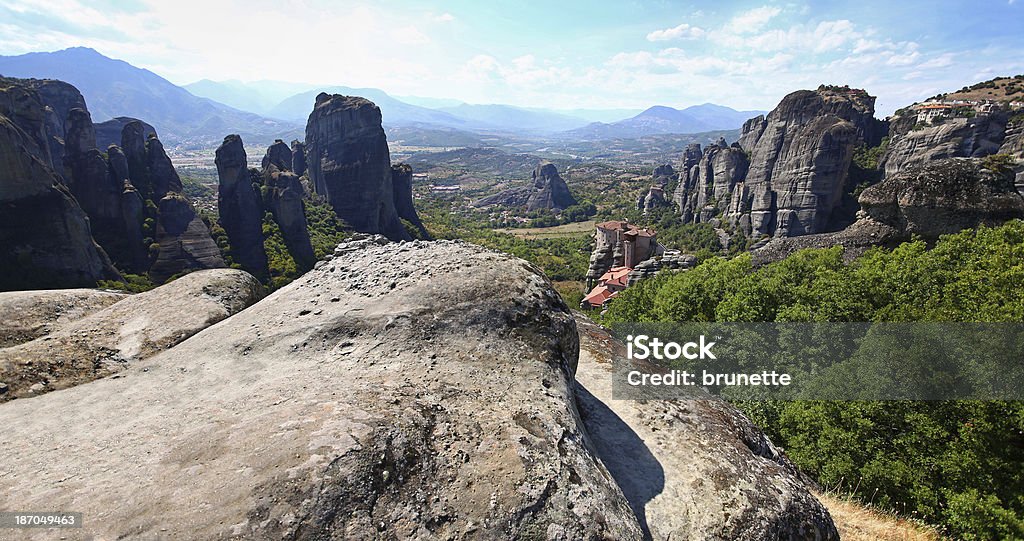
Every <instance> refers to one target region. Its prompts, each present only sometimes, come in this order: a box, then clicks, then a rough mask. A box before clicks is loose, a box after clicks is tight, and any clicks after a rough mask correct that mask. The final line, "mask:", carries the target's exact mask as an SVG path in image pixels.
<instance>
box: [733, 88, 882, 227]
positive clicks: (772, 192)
mask: <svg viewBox="0 0 1024 541" xmlns="http://www.w3.org/2000/svg"><path fill="white" fill-rule="evenodd" d="M873 114H874V97H871V96H868V95H867V93H866V92H864V91H862V90H851V89H848V88H835V87H824V86H823V87H819V88H818V90H816V91H809V90H800V91H797V92H793V93H792V94H789V95H788V96H786V97H785V98H783V100H782V102H781V103H779V105H778V107H776V108H775V109H774V110H773V111H772V112H771V113H769V114H768V116H767V117H760V116H758V117H756V118H753V119H751V120H749V121H747V122H746V123H745V124H744V126H743V132H742V135H741V137H740V142H739V144H740V147H741V148H742V149H743V150H744V151H746V152H749V153H750V166H749V170H748V172H747V174H746V177H745V178H744V180H743V182H742V183H741V184H739V185H737V186H735V187H734V188H733V190H732V195H731V197H729V198H728V200H729V203H728V205H727V206H726V208H725V210H724V212H723V214H724V217H725V218H726V221H727V222H728V223H729V224H730V225H732V226H734V227H737V228H738V229H739V230H741V231H742V232H744V233H745V234H747V235H750V236H753V237H762V236H779V237H786V236H797V235H806V234H811V233H819V232H823V231H828V230H834V229H839V228H841V227H842V226H845V225H847V224H845V223H835V222H834V221H833V220H832V214H833V210H834V209H836V208H837V207H839V206H841V205H842V204H843V198H844V196H847V195H848V194H849V192H850V190H851V187H848V186H847V185H846V179H847V176H848V173H849V167H850V162H851V158H852V156H853V148H854V146H855V145H856V144H858V143H859V142H865V141H866V140H867V139H868V138H871V137H876V136H877V135H876V134H875V133H874V131H875V130H876V128H875V127H874V126H875V125H876V121H874V118H873ZM748 222H749V223H748Z"/></svg>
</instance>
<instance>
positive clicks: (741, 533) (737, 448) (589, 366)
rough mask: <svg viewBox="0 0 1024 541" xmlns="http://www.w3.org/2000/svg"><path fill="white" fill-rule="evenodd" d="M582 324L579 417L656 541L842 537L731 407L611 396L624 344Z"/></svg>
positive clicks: (794, 475) (710, 401)
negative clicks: (614, 363) (614, 367)
mask: <svg viewBox="0 0 1024 541" xmlns="http://www.w3.org/2000/svg"><path fill="white" fill-rule="evenodd" d="M578 322H579V329H580V360H579V366H578V367H577V370H576V381H577V383H578V384H579V385H578V386H577V390H576V400H577V403H578V404H579V411H580V416H581V417H582V419H583V424H584V426H586V429H587V432H588V433H589V434H590V437H591V439H592V440H593V441H594V445H595V447H596V448H597V452H598V454H599V455H600V457H601V459H602V460H603V461H604V463H605V465H606V466H607V467H608V469H609V470H610V471H611V474H612V475H613V476H614V477H615V480H616V481H617V482H618V483H619V485H620V486H621V487H622V491H623V493H624V494H625V496H626V498H627V499H628V500H629V503H630V505H631V506H632V507H633V510H634V511H635V512H636V515H637V517H638V518H639V519H640V524H641V525H642V527H643V528H644V533H645V534H646V535H649V536H650V539H654V540H655V541H658V540H666V541H667V540H674V539H687V540H691V541H696V540H711V539H722V540H724V539H728V540H748V541H760V540H764V539H790V540H793V539H806V540H829V539H835V540H838V539H839V534H838V533H836V528H835V525H834V524H833V523H832V518H831V517H830V516H829V514H828V511H827V510H826V509H825V508H824V507H823V506H822V504H821V503H820V502H819V501H818V500H817V499H816V498H815V497H814V496H813V495H812V494H811V492H810V491H809V487H808V486H807V484H805V482H804V481H803V480H802V476H801V475H800V474H799V472H797V470H796V468H795V467H794V466H793V465H792V464H791V463H790V462H789V461H788V460H787V459H786V458H785V457H783V456H782V454H781V452H780V451H779V450H778V449H777V448H776V447H775V446H774V445H772V443H771V442H770V441H769V440H768V438H766V437H765V435H764V434H763V433H762V432H761V430H760V429H758V428H757V427H756V426H754V424H753V423H751V422H750V421H749V420H748V419H747V418H746V417H745V416H743V414H741V413H740V412H739V411H737V410H736V409H735V408H734V407H732V406H730V405H729V404H728V403H726V402H724V401H722V400H718V399H712V398H711V397H710V396H709V397H708V398H707V399H706V400H679V401H674V400H644V401H641V400H613V399H612V390H611V387H612V384H611V382H612V359H613V358H614V357H616V356H618V357H619V358H620V359H621V358H624V357H625V347H624V346H623V345H622V344H621V343H619V342H617V341H615V340H614V339H612V337H611V336H610V335H609V334H608V333H607V331H606V330H604V329H602V328H601V327H599V326H598V325H595V324H593V323H591V322H590V321H589V320H586V319H585V318H583V317H582V316H581V317H580V318H578Z"/></svg>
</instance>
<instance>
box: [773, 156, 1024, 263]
mask: <svg viewBox="0 0 1024 541" xmlns="http://www.w3.org/2000/svg"><path fill="white" fill-rule="evenodd" d="M860 205H861V211H860V212H859V213H858V219H857V221H856V222H854V223H853V224H852V225H850V226H849V227H847V228H846V229H843V230H842V231H839V232H836V233H825V234H819V235H808V236H804V237H798V238H789V239H779V238H777V239H773V240H772V241H771V242H769V243H768V244H766V245H764V246H763V247H761V248H759V249H757V250H754V261H755V263H757V264H764V263H769V262H772V261H778V260H780V259H783V258H785V257H786V256H788V255H790V254H792V253H793V252H796V251H797V250H801V249H804V248H828V247H831V246H843V247H844V248H845V252H844V257H845V258H847V259H852V258H854V257H856V256H857V255H860V254H862V253H863V252H864V251H866V250H867V249H869V248H871V247H873V246H893V245H895V244H898V243H900V242H904V241H907V240H910V239H911V238H912V236H914V235H917V236H920V237H921V238H923V239H925V240H928V241H934V240H936V239H938V237H939V236H940V235H945V234H949V233H958V232H960V231H961V230H963V229H967V228H972V227H977V226H978V225H982V224H984V225H999V224H1001V223H1003V222H1005V221H1007V220H1011V219H1014V218H1024V197H1022V196H1021V194H1020V193H1018V192H1017V191H1016V190H1015V188H1014V185H1013V178H1012V177H1011V176H1010V175H1009V174H1006V173H1005V172H1002V173H1001V172H997V171H989V170H987V169H984V168H982V166H981V164H980V162H979V161H978V160H972V159H967V158H947V159H945V160H935V161H927V162H925V163H923V164H919V165H914V166H910V167H908V168H906V169H905V170H904V171H902V172H901V173H899V174H897V175H895V176H892V177H888V178H886V179H885V180H883V181H882V182H880V183H878V184H876V185H874V186H871V187H870V188H868V189H866V190H864V192H863V193H862V194H861V195H860Z"/></svg>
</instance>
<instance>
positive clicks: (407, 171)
mask: <svg viewBox="0 0 1024 541" xmlns="http://www.w3.org/2000/svg"><path fill="white" fill-rule="evenodd" d="M391 183H392V186H393V192H392V193H393V194H394V196H395V212H397V213H398V217H399V218H401V219H403V220H407V221H408V222H409V223H411V224H412V225H413V226H414V227H416V228H417V229H419V238H421V239H429V238H430V233H427V228H426V227H424V226H423V222H422V221H420V217H419V215H418V214H416V207H415V206H414V205H413V202H412V166H411V165H409V164H406V163H399V164H395V165H392V166H391Z"/></svg>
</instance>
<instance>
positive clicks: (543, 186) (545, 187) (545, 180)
mask: <svg viewBox="0 0 1024 541" xmlns="http://www.w3.org/2000/svg"><path fill="white" fill-rule="evenodd" d="M530 179H531V182H530V184H529V185H527V186H520V187H516V188H510V189H508V190H504V191H502V192H499V193H497V194H494V195H491V196H488V197H485V198H483V199H480V200H478V201H476V202H475V203H473V205H474V206H477V207H486V206H490V205H499V206H503V207H525V210H527V211H533V210H541V209H547V210H562V209H566V208H569V207H571V206H573V205H575V204H576V203H577V201H576V198H575V197H573V195H572V192H570V191H569V186H568V185H566V183H565V181H564V180H562V176H561V175H559V174H558V169H557V168H556V167H555V165H554V164H552V163H543V164H540V165H538V166H537V168H536V169H534V170H533V173H532V174H531V176H530Z"/></svg>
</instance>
